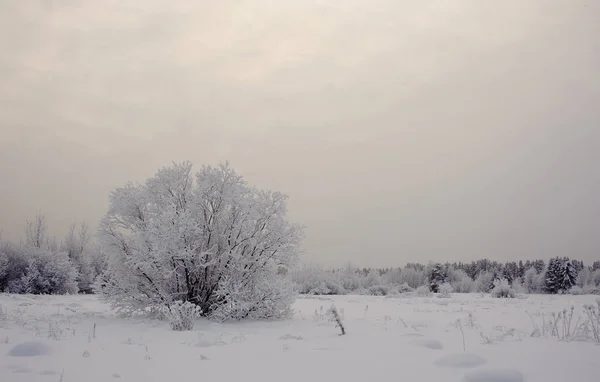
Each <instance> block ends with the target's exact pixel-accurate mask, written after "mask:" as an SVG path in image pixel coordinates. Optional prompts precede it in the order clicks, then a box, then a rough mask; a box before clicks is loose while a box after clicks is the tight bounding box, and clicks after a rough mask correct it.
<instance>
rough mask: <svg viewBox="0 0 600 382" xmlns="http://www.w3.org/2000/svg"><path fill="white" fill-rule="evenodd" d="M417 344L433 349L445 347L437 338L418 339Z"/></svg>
mask: <svg viewBox="0 0 600 382" xmlns="http://www.w3.org/2000/svg"><path fill="white" fill-rule="evenodd" d="M415 344H416V345H419V346H423V347H424V348H427V349H432V350H442V349H443V348H444V345H442V343H441V342H440V341H437V340H422V341H416V342H415Z"/></svg>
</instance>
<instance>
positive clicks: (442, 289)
mask: <svg viewBox="0 0 600 382" xmlns="http://www.w3.org/2000/svg"><path fill="white" fill-rule="evenodd" d="M451 295H452V285H450V283H443V284H441V285H440V286H439V294H438V297H441V298H450V296H451Z"/></svg>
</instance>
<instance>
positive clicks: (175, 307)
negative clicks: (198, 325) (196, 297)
mask: <svg viewBox="0 0 600 382" xmlns="http://www.w3.org/2000/svg"><path fill="white" fill-rule="evenodd" d="M201 313H202V311H201V310H200V307H199V306H197V305H194V304H192V303H191V302H188V301H186V302H181V301H175V302H173V303H172V304H170V305H168V306H164V307H163V309H162V314H163V316H164V318H165V319H166V320H167V321H169V325H170V326H171V329H173V330H176V331H185V330H192V329H194V322H195V321H196V319H197V318H199V317H200V314H201Z"/></svg>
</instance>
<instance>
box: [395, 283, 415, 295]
mask: <svg viewBox="0 0 600 382" xmlns="http://www.w3.org/2000/svg"><path fill="white" fill-rule="evenodd" d="M397 291H398V293H410V292H414V289H413V288H411V287H410V286H409V285H408V284H407V283H404V284H400V285H399V286H398V288H397Z"/></svg>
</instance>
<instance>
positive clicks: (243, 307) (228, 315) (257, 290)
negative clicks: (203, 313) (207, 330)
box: [211, 276, 296, 321]
mask: <svg viewBox="0 0 600 382" xmlns="http://www.w3.org/2000/svg"><path fill="white" fill-rule="evenodd" d="M224 285H226V287H224V288H222V289H221V290H220V291H219V292H218V294H217V296H218V297H219V298H220V299H222V302H220V303H219V304H217V306H215V307H213V312H212V314H211V318H213V319H216V320H218V321H228V320H241V319H246V318H248V319H275V318H289V317H291V316H292V314H293V310H292V304H293V303H294V300H295V299H296V290H295V289H294V288H293V285H292V284H291V283H290V282H289V280H286V279H285V278H283V277H280V276H276V277H273V278H270V279H265V280H260V279H255V280H253V281H252V282H251V283H250V284H248V283H244V282H243V281H241V280H233V279H230V280H226V282H225V283H224Z"/></svg>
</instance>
